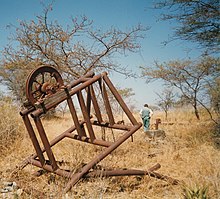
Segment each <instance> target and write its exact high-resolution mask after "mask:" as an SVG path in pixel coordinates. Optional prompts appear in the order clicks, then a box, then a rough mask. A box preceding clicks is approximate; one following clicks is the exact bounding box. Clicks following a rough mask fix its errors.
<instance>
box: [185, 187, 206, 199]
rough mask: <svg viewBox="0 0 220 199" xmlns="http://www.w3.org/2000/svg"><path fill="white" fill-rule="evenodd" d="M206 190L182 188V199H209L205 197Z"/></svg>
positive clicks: (201, 188)
mask: <svg viewBox="0 0 220 199" xmlns="http://www.w3.org/2000/svg"><path fill="white" fill-rule="evenodd" d="M207 192H208V188H207V187H199V186H196V187H194V188H191V187H184V188H183V197H184V199H209V197H208V196H207Z"/></svg>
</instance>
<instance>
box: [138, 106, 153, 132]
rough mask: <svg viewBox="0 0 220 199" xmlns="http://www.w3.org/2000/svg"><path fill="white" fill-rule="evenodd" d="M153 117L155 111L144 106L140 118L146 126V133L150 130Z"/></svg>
mask: <svg viewBox="0 0 220 199" xmlns="http://www.w3.org/2000/svg"><path fill="white" fill-rule="evenodd" d="M152 115H153V111H152V110H151V109H150V108H149V107H148V104H144V108H143V109H141V110H140V116H141V118H142V121H143V125H144V132H147V131H148V130H149V126H150V118H151V116H152Z"/></svg>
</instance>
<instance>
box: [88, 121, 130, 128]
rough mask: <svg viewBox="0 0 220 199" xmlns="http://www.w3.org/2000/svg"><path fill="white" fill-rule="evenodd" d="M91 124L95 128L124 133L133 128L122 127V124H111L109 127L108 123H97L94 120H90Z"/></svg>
mask: <svg viewBox="0 0 220 199" xmlns="http://www.w3.org/2000/svg"><path fill="white" fill-rule="evenodd" d="M91 123H92V124H93V125H97V126H101V127H107V128H112V129H119V130H124V131H130V130H131V129H132V128H133V126H129V125H124V124H113V125H111V124H110V123H109V122H102V123H99V122H98V121H96V120H91Z"/></svg>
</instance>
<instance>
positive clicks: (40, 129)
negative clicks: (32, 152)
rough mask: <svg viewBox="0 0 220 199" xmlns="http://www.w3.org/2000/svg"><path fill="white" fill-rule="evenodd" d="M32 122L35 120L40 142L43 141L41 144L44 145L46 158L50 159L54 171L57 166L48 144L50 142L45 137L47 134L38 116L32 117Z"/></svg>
mask: <svg viewBox="0 0 220 199" xmlns="http://www.w3.org/2000/svg"><path fill="white" fill-rule="evenodd" d="M34 122H35V124H36V127H37V130H38V132H39V134H40V137H41V140H42V143H43V145H44V147H45V149H46V153H47V156H48V158H49V160H50V163H51V165H52V167H53V170H54V171H55V170H56V169H58V166H57V164H56V160H55V157H54V155H53V152H52V150H51V146H50V143H49V141H48V139H47V136H46V134H45V131H44V128H43V125H42V123H41V120H40V118H39V117H36V118H34Z"/></svg>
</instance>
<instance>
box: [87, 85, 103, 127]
mask: <svg viewBox="0 0 220 199" xmlns="http://www.w3.org/2000/svg"><path fill="white" fill-rule="evenodd" d="M90 90H91V98H92V103H93V107H94V110H95V114H96V117H97V119H98V121H99V123H101V122H102V121H103V120H102V115H101V111H100V108H99V105H98V102H97V99H96V95H95V91H94V89H93V86H92V85H90Z"/></svg>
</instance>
